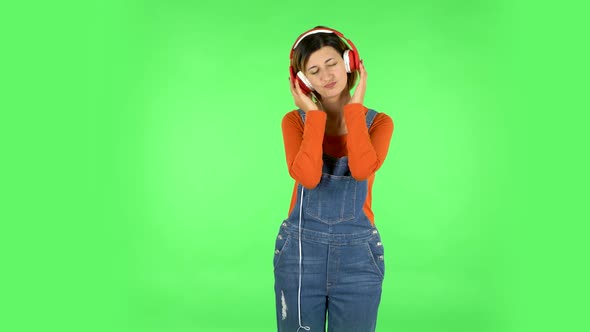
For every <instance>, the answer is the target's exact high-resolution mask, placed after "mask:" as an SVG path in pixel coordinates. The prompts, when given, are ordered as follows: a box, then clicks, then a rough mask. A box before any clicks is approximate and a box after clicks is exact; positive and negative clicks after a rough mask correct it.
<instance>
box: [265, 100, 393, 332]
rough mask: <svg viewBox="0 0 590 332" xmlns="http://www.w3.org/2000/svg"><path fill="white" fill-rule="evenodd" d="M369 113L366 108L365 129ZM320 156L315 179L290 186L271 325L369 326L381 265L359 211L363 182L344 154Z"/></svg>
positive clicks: (340, 330) (356, 331)
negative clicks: (292, 197)
mask: <svg viewBox="0 0 590 332" xmlns="http://www.w3.org/2000/svg"><path fill="white" fill-rule="evenodd" d="M298 111H299V114H300V116H301V118H302V120H303V122H305V112H303V111H302V110H298ZM375 115H377V112H375V111H374V110H369V111H368V112H367V115H366V124H367V128H370V127H371V124H372V123H373V119H374V118H375ZM322 159H323V166H322V178H321V181H320V182H319V184H318V185H317V186H316V187H315V188H314V189H313V190H308V189H305V188H304V187H303V186H302V185H301V184H299V185H298V187H297V190H298V194H297V202H296V205H295V206H294V208H293V210H292V212H291V213H290V215H289V217H288V218H287V219H285V220H283V222H282V224H281V226H280V228H279V232H278V236H277V239H276V241H275V255H274V260H273V264H274V276H275V285H274V288H275V298H276V319H277V327H278V331H279V332H298V331H312V332H319V331H322V332H324V331H325V326H326V323H327V324H328V331H329V332H373V331H375V325H376V322H377V310H378V307H379V302H380V300H381V286H382V283H383V278H384V274H385V264H384V258H383V253H384V252H383V245H382V243H381V238H380V235H379V232H378V230H377V228H376V227H374V226H373V225H372V224H371V222H370V220H369V219H368V218H367V216H366V215H365V213H364V211H363V205H364V202H365V200H366V198H367V193H368V180H364V181H357V180H355V179H354V178H353V177H352V176H351V173H350V169H349V167H348V157H347V156H344V157H341V158H335V157H332V156H329V155H326V154H324V155H323V156H322ZM326 314H327V318H326Z"/></svg>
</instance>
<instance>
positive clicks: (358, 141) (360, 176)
mask: <svg viewBox="0 0 590 332" xmlns="http://www.w3.org/2000/svg"><path fill="white" fill-rule="evenodd" d="M367 111H368V109H367V108H366V107H365V106H363V105H362V104H358V103H353V104H347V105H345V106H344V121H345V123H346V128H347V130H348V133H347V134H345V135H341V136H330V135H324V132H325V128H326V119H327V114H326V113H325V112H323V111H320V110H312V111H308V112H307V113H306V115H305V124H304V123H303V121H302V120H301V116H300V115H299V113H298V111H297V110H293V111H291V112H289V113H287V114H286V115H285V116H284V117H283V120H282V131H283V141H284V144H285V154H286V158H287V167H288V169H289V174H290V175H291V177H292V178H293V179H294V180H295V186H294V188H293V194H292V196H291V204H290V206H289V212H288V214H287V216H288V215H290V214H291V211H292V210H293V207H294V206H295V203H296V202H297V186H298V184H301V185H303V187H305V188H306V189H310V190H311V189H313V188H315V187H316V186H317V185H318V183H319V182H320V179H321V176H322V165H323V160H322V154H323V153H325V154H327V155H330V156H333V157H337V158H340V157H342V156H348V167H349V168H350V173H351V175H352V177H353V178H354V179H355V180H357V181H363V180H367V179H368V194H367V199H366V200H365V203H364V205H363V210H364V212H365V214H366V216H367V217H368V218H369V220H370V221H371V224H373V225H375V216H374V214H373V211H372V209H371V200H372V187H373V182H374V180H375V172H376V171H377V170H378V169H379V168H380V167H381V165H383V162H384V161H385V157H386V156H387V152H388V150H389V143H390V141H391V136H392V135H393V127H394V126H393V120H392V119H391V117H389V116H388V115H387V114H385V113H378V114H377V115H376V116H375V119H374V120H373V125H372V126H371V128H370V129H367V125H366V119H365V115H366V114H367Z"/></svg>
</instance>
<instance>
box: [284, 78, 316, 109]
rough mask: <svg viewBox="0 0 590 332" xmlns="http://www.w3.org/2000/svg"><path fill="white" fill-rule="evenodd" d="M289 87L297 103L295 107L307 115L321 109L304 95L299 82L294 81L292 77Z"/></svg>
mask: <svg viewBox="0 0 590 332" xmlns="http://www.w3.org/2000/svg"><path fill="white" fill-rule="evenodd" d="M289 86H290V88H291V94H292V95H293V100H294V101H295V106H297V107H299V108H300V109H301V110H302V111H304V112H306V113H307V111H311V110H317V109H319V108H318V106H317V105H316V104H315V103H314V102H313V101H312V100H311V98H310V97H309V96H308V95H306V94H305V93H303V91H302V90H301V87H300V86H299V84H298V82H297V80H293V79H292V78H291V76H289Z"/></svg>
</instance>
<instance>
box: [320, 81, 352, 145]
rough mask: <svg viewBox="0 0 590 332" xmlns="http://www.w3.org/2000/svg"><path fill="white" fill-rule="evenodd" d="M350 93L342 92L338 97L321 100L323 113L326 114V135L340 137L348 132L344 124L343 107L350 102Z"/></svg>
mask: <svg viewBox="0 0 590 332" xmlns="http://www.w3.org/2000/svg"><path fill="white" fill-rule="evenodd" d="M350 98H351V97H350V92H349V91H348V90H346V89H345V90H344V91H342V93H341V94H340V96H337V97H333V98H329V99H322V100H321V103H322V106H323V110H324V112H326V114H327V119H326V133H327V134H328V135H342V134H346V133H347V132H348V130H347V128H346V123H344V105H346V104H347V103H349V102H350Z"/></svg>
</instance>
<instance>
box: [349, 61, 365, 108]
mask: <svg viewBox="0 0 590 332" xmlns="http://www.w3.org/2000/svg"><path fill="white" fill-rule="evenodd" d="M359 73H360V80H359V84H358V85H357V87H356V90H354V94H353V95H352V98H351V99H350V102H349V104H353V103H358V104H362V103H363V102H364V99H365V91H366V90H367V71H366V70H365V65H364V64H363V60H361V62H360V68H359Z"/></svg>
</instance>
